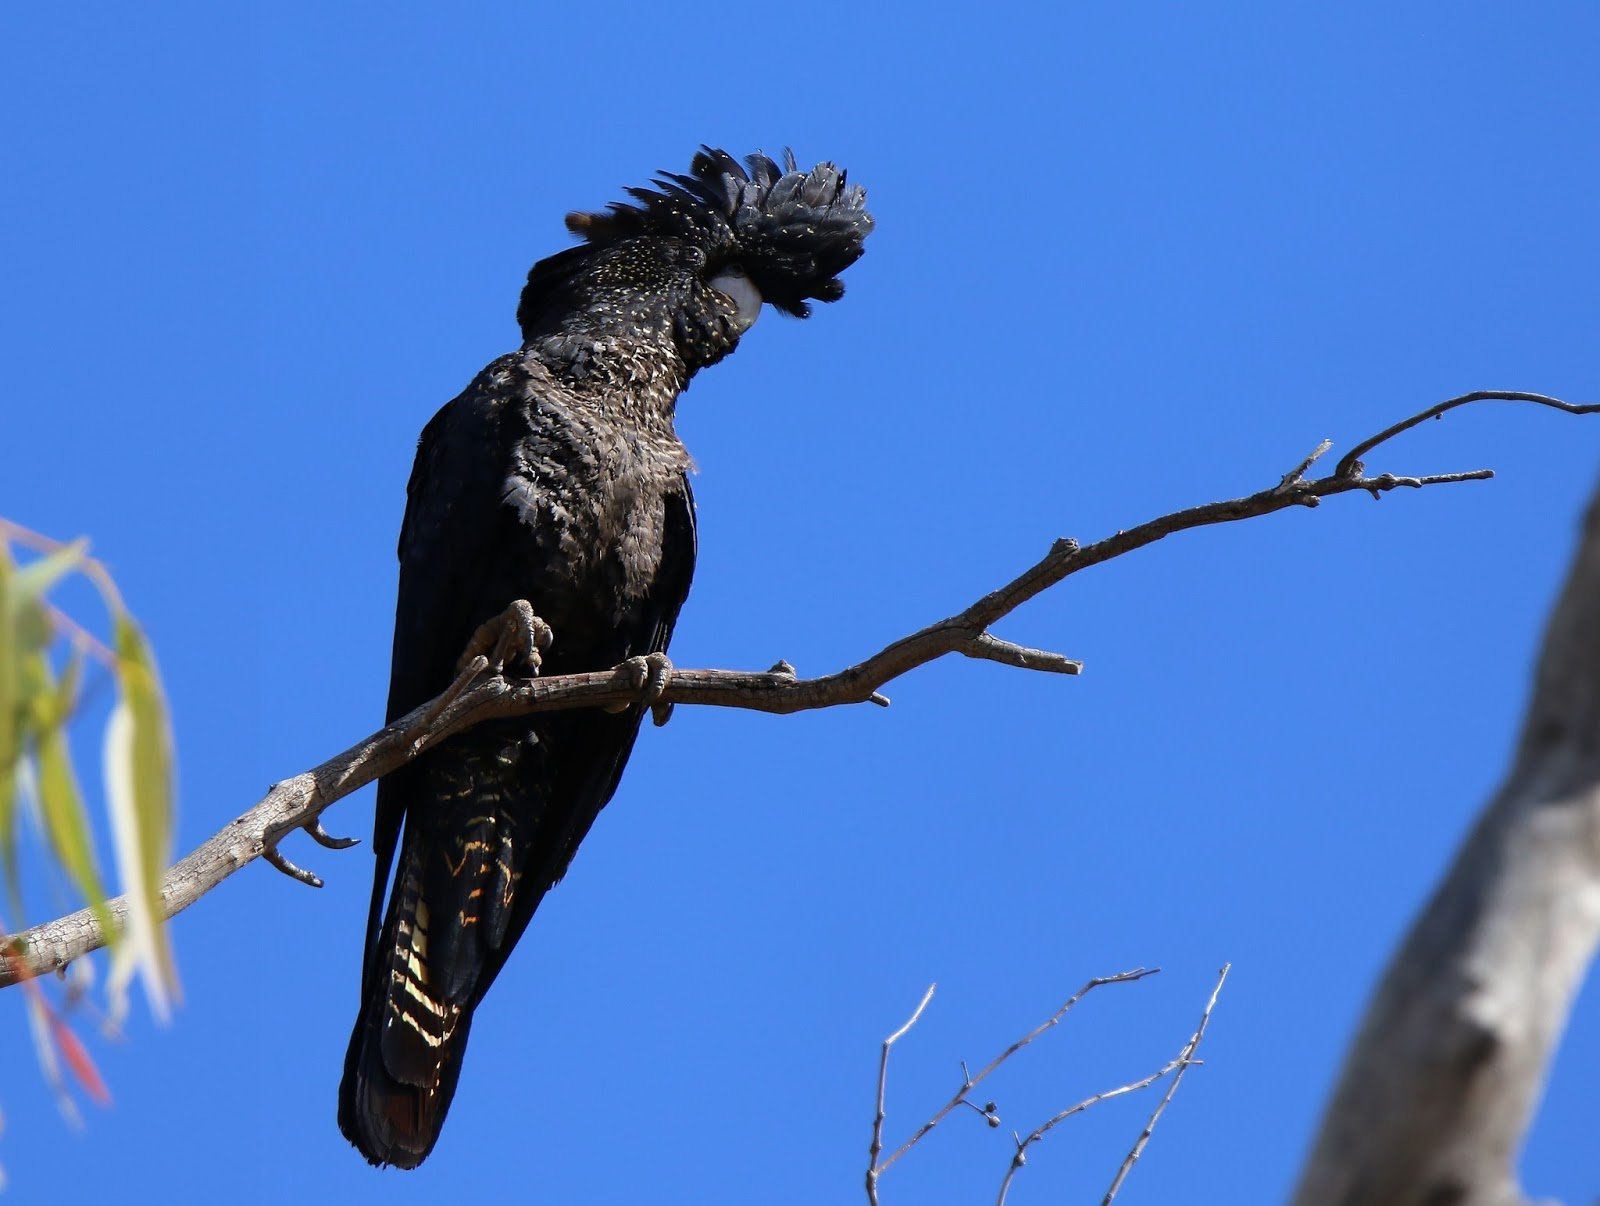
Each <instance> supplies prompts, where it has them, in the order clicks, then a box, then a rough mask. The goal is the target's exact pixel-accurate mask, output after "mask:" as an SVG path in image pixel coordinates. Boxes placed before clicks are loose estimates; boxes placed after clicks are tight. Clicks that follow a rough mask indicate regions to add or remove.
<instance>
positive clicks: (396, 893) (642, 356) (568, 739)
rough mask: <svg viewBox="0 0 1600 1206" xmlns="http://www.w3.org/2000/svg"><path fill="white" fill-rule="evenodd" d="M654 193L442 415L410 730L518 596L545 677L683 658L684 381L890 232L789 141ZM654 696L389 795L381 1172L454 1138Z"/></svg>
mask: <svg viewBox="0 0 1600 1206" xmlns="http://www.w3.org/2000/svg"><path fill="white" fill-rule="evenodd" d="M654 184H655V187H654V188H635V189H629V190H628V195H629V196H630V197H631V198H632V201H631V202H618V203H615V204H613V205H611V206H610V207H609V208H608V209H607V210H606V211H604V212H600V213H575V214H570V215H568V217H567V226H568V228H569V229H570V230H572V231H573V232H574V233H576V234H578V235H581V236H582V238H583V240H584V241H583V242H582V243H580V244H579V245H578V246H575V247H572V248H569V249H568V250H566V251H562V252H559V253H557V254H556V255H553V256H550V257H549V258H548V259H544V260H540V261H539V262H538V263H537V264H535V265H534V266H533V270H532V271H531V272H530V273H529V274H528V283H527V286H526V288H524V289H523V291H522V299H521V304H520V305H519V306H518V309H517V321H518V323H519V324H520V325H521V328H522V349H521V350H520V351H517V352H513V353H512V354H510V355H508V356H502V357H501V358H500V359H498V360H496V361H494V362H493V363H492V364H490V365H489V366H488V367H487V368H486V369H484V370H483V372H482V373H480V374H479V375H478V377H477V379H476V380H475V381H473V383H472V384H471V385H470V386H468V387H467V389H466V392H464V393H463V394H461V396H460V397H458V398H456V399H455V400H454V401H452V402H450V403H448V404H447V405H446V406H445V407H444V409H443V410H441V411H439V413H438V414H437V415H435V416H434V417H433V419H432V421H431V422H429V423H428V425H427V427H426V428H425V429H424V430H423V433H422V439H421V442H420V444H419V446H418V449H417V459H416V465H415V467H414V468H413V469H412V473H411V481H410V484H409V485H408V486H407V490H406V493H407V503H406V513H405V520H404V523H403V525H402V527H401V530H400V595H399V602H398V605H397V608H396V616H395V631H394V663H393V670H392V676H391V680H390V687H389V717H390V719H394V718H396V717H398V716H402V715H404V714H405V713H407V712H409V711H411V710H412V709H414V708H416V707H418V706H419V705H420V704H422V703H424V702H426V701H427V700H429V699H431V698H433V697H434V696H436V695H438V694H439V693H440V692H442V691H444V690H445V689H446V688H447V687H448V686H449V685H450V683H451V682H452V680H453V679H454V677H455V675H456V671H457V662H458V659H459V658H460V657H461V655H462V652H463V650H464V649H465V648H466V647H467V645H468V642H469V640H471V639H472V638H473V637H474V634H475V633H477V632H478V631H479V629H480V626H482V625H484V624H485V623H486V622H487V621H490V620H492V619H493V618H494V617H496V616H498V615H499V614H500V613H501V612H502V611H504V610H505V609H506V608H507V606H508V605H510V604H512V603H513V602H514V601H516V600H521V599H525V600H528V601H529V602H530V603H531V604H532V607H533V610H534V611H535V612H537V614H538V616H539V617H540V618H541V619H542V620H543V621H545V623H547V624H548V625H549V631H551V632H553V634H554V639H553V640H552V641H549V642H548V647H547V648H546V649H544V651H543V655H542V673H545V674H566V673H572V672H577V671H586V670H601V669H608V668H610V667H612V666H615V665H617V664H619V663H622V662H624V661H626V660H628V659H631V658H638V657H641V656H645V655H651V654H658V653H661V652H662V651H664V650H665V649H666V646H667V641H668V640H669V638H670V637H671V635H672V626H673V622H674V621H675V619H676V618H677V615H678V609H679V608H680V607H681V606H682V604H683V601H684V597H685V595H687V593H688V590H689V580H690V577H691V575H692V574H693V571H694V558H695V518H694V501H693V498H692V497H691V495H690V492H689V482H688V478H687V476H686V473H687V471H688V469H689V467H690V463H691V462H690V458H689V454H688V452H686V451H685V449H684V447H683V445H682V443H680V442H679V440H678V437H677V434H676V433H675V432H674V430H673V412H674V409H675V407H676V405H677V401H678V395H679V394H680V393H682V392H683V390H684V388H685V387H687V385H688V384H689V380H690V378H692V377H693V376H694V375H695V373H696V372H698V371H699V370H700V369H702V368H704V367H705V366H706V365H708V364H715V363H716V362H717V361H718V360H721V359H722V358H723V357H724V356H726V355H727V354H728V353H729V352H731V351H733V349H734V348H735V347H736V346H738V343H739V338H740V336H741V335H743V334H744V332H745V331H747V330H748V329H749V328H750V325H751V324H752V323H753V322H755V320H756V316H757V314H758V312H759V311H760V309H761V305H762V303H763V302H768V303H771V304H772V305H774V306H776V307H777V308H778V309H779V310H782V311H783V312H784V313H786V314H792V315H795V316H798V317H802V318H803V317H805V316H806V315H807V314H808V313H809V312H810V306H809V304H808V303H809V302H810V301H811V300H813V299H814V300H819V301H835V300H837V299H838V298H839V297H840V296H841V295H842V294H843V292H844V286H843V285H842V284H841V283H840V282H839V280H838V275H839V273H841V272H842V271H844V269H846V268H848V267H849V266H850V265H851V264H852V263H854V262H855V261H856V259H858V258H859V257H860V255H861V253H862V249H863V240H864V239H865V238H866V236H867V234H868V233H869V232H870V231H871V230H872V218H871V216H870V215H869V214H868V213H867V210H866V194H865V192H864V191H863V190H862V189H861V188H860V187H859V186H856V185H847V184H846V182H845V173H844V172H843V171H841V170H839V169H837V168H835V167H834V166H833V165H832V164H829V163H821V164H818V165H817V166H816V167H814V168H812V169H811V170H809V171H802V170H800V169H799V168H798V167H797V166H796V164H795V160H794V157H793V155H792V154H791V155H788V156H786V159H785V162H784V163H783V164H782V165H781V166H780V165H779V164H778V163H775V162H774V161H773V160H771V159H769V158H767V157H766V156H764V155H759V154H757V155H752V156H750V157H749V158H748V159H747V160H746V162H745V164H744V165H741V164H740V163H739V162H738V161H737V160H736V159H734V158H733V157H732V156H731V155H729V154H727V153H726V152H725V151H718V150H712V149H710V148H709V147H708V148H704V149H703V150H702V151H701V152H700V153H699V154H697V155H696V156H695V157H694V161H693V163H692V164H691V166H690V169H689V172H688V174H686V175H679V174H676V173H671V174H668V173H663V175H662V176H661V177H659V178H658V179H657V180H656V181H655V182H654ZM545 635H548V634H545ZM656 664H657V665H658V666H659V663H658V662H657V663H656ZM528 668H529V669H531V668H532V667H531V666H529V667H528ZM523 672H527V669H524V671H523ZM642 711H643V705H642V704H641V705H636V706H633V707H630V708H628V709H627V710H625V711H622V712H618V713H608V712H605V711H601V710H598V709H586V710H579V711H560V712H546V713H542V714H538V715H534V716H529V717H526V718H520V719H514V720H505V721H496V722H491V723H488V724H483V725H480V726H478V727H476V728H473V729H470V730H468V731H466V732H464V733H462V734H460V735H458V736H456V737H453V738H451V739H450V740H449V741H447V742H445V743H443V744H441V745H440V746H438V747H437V748H435V749H434V750H431V751H429V752H428V753H426V754H424V755H423V756H421V757H420V758H418V759H417V760H415V761H414V762H413V763H411V764H410V765H408V766H407V767H406V768H404V769H403V770H400V771H397V772H396V773H394V774H392V775H390V776H388V777H387V778H385V779H384V780H383V781H382V783H381V784H380V785H379V787H378V805H377V817H376V822H375V825H374V840H373V846H374V853H375V855H376V857H377V863H378V865H377V877H376V881H375V883H374V885H373V892H372V909H371V913H370V915H369V919H368V925H367V940H366V947H365V957H364V959H363V964H362V973H361V1012H360V1014H359V1015H358V1016H357V1018H356V1024H355V1032H354V1033H353V1034H352V1035H351V1037H350V1049H349V1053H348V1054H347V1055H346V1057H345V1066H344V1080H343V1082H342V1083H341V1085H340V1086H339V1127H340V1129H341V1130H342V1131H343V1132H344V1134H345V1136H346V1137H347V1138H348V1139H349V1140H350V1142H352V1143H353V1144H355V1145H356V1147H358V1148H360V1149H361V1152H362V1154H363V1155H364V1156H366V1158H367V1159H368V1160H370V1161H371V1162H372V1163H374V1164H394V1165H399V1166H401V1167H403V1168H412V1167H415V1166H416V1165H418V1164H420V1163H421V1162H422V1161H423V1159H424V1158H426V1157H427V1155H428V1153H429V1152H430V1151H431V1150H432V1148H433V1145H434V1142H435V1141H436V1140H437V1139H438V1136H439V1129H440V1127H441V1126H442V1125H443V1123H444V1118H445V1113H446V1111H447V1110H448V1109H449V1108H450V1099H451V1097H452V1096H453V1095H454V1093H455V1088H456V1080H457V1077H458V1076H459V1074H460V1071H461V1058H462V1054H463V1052H464V1051H465V1049H466V1044H467V1032H468V1029H469V1027H470V1026H471V1023H472V1011H473V1009H474V1008H475V1007H476V1006H477V1004H478V1002H479V1001H481V1000H482V999H483V996H484V994H485V993H486V992H487V991H488V990H489V986H490V984H492V983H493V982H494V978H495V976H496V975H497V974H498V973H499V971H500V968H501V967H502V966H503V965H504V964H505V961H506V957H507V956H508V955H509V954H510V953H511V948H512V947H513V946H515V945H516V942H517V939H518V938H519V937H521V935H522V931H523V930H524V929H525V928H526V927H527V924H528V921H529V919H530V918H531V917H532V916H533V912H534V910H535V909H536V908H537V907H538V905H539V901H540V900H541V899H543V897H544V894H545V893H546V892H547V891H548V890H549V889H550V888H551V886H552V885H554V884H555V883H556V882H557V881H558V880H559V879H560V878H561V876H562V874H563V873H564V872H565V871H566V869H567V865H568V863H570V862H571V861H572V856H573V854H574V853H575V852H576V851H577V849H578V844H579V843H580V842H582V841H583V838H584V835H585V834H587V833H588V832H589V827H590V826H591V825H592V824H593V823H594V820H595V817H596V816H597V815H598V814H599V812H600V809H601V808H603V807H604V806H605V804H606V801H607V800H609V799H610V798H611V795H612V793H613V792H614V791H615V790H616V788H617V780H618V778H619V777H620V776H621V774H622V768H623V765H624V764H625V763H626V762H627V760H628V753H629V751H630V750H631V749H632V747H633V742H634V737H635V736H636V735H637V733H638V729H639V722H640V717H641V714H642ZM397 847H398V849H399V855H400V857H399V861H398V864H396V865H395V866H394V874H393V883H392V886H390V870H391V863H393V862H394V855H395V850H396V848H397ZM386 888H388V905H387V908H385V907H384V896H385V889H386Z"/></svg>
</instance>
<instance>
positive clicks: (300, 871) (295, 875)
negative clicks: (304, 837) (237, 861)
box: [261, 842, 322, 888]
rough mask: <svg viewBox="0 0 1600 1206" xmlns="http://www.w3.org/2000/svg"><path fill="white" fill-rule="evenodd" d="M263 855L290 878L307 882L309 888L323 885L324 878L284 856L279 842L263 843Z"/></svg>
mask: <svg viewBox="0 0 1600 1206" xmlns="http://www.w3.org/2000/svg"><path fill="white" fill-rule="evenodd" d="M261 857H262V858H264V859H266V860H267V861H268V862H269V863H271V864H272V865H273V866H274V867H276V868H277V869H278V870H279V871H282V872H283V873H284V874H285V875H287V876H288V877H289V878H290V879H292V880H296V881H297V882H299V883H302V884H305V885H306V886H307V887H308V888H320V887H322V880H321V878H320V877H319V876H318V875H317V874H316V873H315V872H312V871H307V870H306V869H305V868H304V867H298V866H296V865H295V864H294V863H291V862H290V861H289V860H288V859H286V858H284V857H283V854H282V853H281V852H280V851H279V850H278V847H277V844H276V843H274V842H266V843H264V844H263V845H262V847H261Z"/></svg>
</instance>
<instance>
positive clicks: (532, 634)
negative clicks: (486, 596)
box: [456, 599, 555, 678]
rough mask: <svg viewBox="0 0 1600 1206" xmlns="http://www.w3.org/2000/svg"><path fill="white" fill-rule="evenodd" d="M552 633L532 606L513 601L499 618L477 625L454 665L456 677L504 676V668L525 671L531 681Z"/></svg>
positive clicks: (542, 659) (524, 601)
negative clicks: (484, 674) (467, 675)
mask: <svg viewBox="0 0 1600 1206" xmlns="http://www.w3.org/2000/svg"><path fill="white" fill-rule="evenodd" d="M553 640H555V633H554V632H552V631H551V629H550V625H548V624H546V623H545V622H544V621H543V620H541V619H540V618H539V617H538V616H536V615H535V614H534V613H533V604H531V603H529V602H528V601H527V600H526V599H517V600H515V601H513V602H512V604H511V606H510V607H507V608H506V609H505V610H504V611H502V612H501V613H500V614H499V615H497V616H494V617H493V618H491V619H488V620H485V621H484V622H483V623H482V624H479V625H478V631H476V632H474V633H473V634H472V639H471V640H470V641H468V642H467V648H466V651H465V652H464V653H462V655H461V657H460V659H459V660H458V661H457V662H456V670H457V672H458V673H459V674H466V673H468V672H469V671H471V673H472V674H474V675H477V674H482V673H483V672H484V671H485V670H487V671H489V672H490V673H492V674H504V673H505V672H506V669H507V667H515V668H517V669H522V670H525V671H526V677H528V678H532V677H533V676H534V675H536V674H538V673H539V668H540V667H541V666H542V665H544V650H546V649H548V648H550V642H551V641H553Z"/></svg>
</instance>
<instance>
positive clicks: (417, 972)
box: [339, 857, 472, 1168]
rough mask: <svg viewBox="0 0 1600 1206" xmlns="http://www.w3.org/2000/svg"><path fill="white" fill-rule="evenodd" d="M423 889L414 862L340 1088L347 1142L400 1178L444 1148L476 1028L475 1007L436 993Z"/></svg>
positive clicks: (396, 901) (389, 923)
mask: <svg viewBox="0 0 1600 1206" xmlns="http://www.w3.org/2000/svg"><path fill="white" fill-rule="evenodd" d="M420 880H421V876H420V874H419V872H418V868H417V866H416V859H415V858H412V857H407V858H406V859H405V864H404V868H403V870H402V873H401V875H400V877H399V878H398V880H397V881H396V883H395V887H394V892H393V895H392V896H391V897H390V901H389V910H388V916H387V917H386V918H385V920H384V927H383V937H382V946H380V948H379V950H380V952H381V951H386V952H387V957H385V956H383V955H381V954H380V956H379V957H378V958H377V959H375V960H374V962H373V966H372V968H371V969H370V974H369V976H368V980H367V983H366V984H365V985H364V988H363V999H362V1006H361V1013H360V1015H359V1016H358V1017H357V1019H356V1025H355V1030H354V1032H353V1033H352V1034H351V1036H350V1048H349V1051H348V1052H347V1054H346V1055H345V1070H344V1080H343V1082H342V1083H341V1084H340V1086H339V1129H340V1130H341V1131H343V1132H344V1135H345V1138H347V1139H349V1140H350V1142H351V1143H353V1144H355V1146H356V1147H357V1148H359V1149H360V1150H361V1153H362V1154H363V1155H364V1156H366V1158H367V1159H368V1160H369V1161H370V1162H371V1163H373V1164H380V1165H381V1164H393V1165H396V1166H398V1167H400V1168H415V1167H416V1166H417V1165H418V1164H421V1163H422V1161H423V1160H424V1159H425V1158H426V1157H427V1155H428V1153H429V1152H430V1151H432V1150H433V1145H434V1143H435V1142H436V1141H437V1140H438V1138H439V1131H440V1128H441V1127H443V1126H444V1119H445V1114H446V1113H447V1112H448V1111H449V1109H450V1100H451V1098H452V1097H454V1096H455V1090H456V1081H457V1079H458V1077H459V1076H460V1074H461V1060H462V1056H463V1055H464V1054H465V1053H466V1046H467V1033H468V1031H469V1029H470V1027H471V1023H472V1008H471V1004H465V1005H463V1004H452V1003H451V1002H450V1001H449V1000H448V999H447V998H446V997H445V996H444V995H443V994H442V993H440V992H438V990H437V989H436V988H435V986H434V981H435V977H434V975H433V972H432V970H431V967H430V963H429V958H428V943H429V932H428V930H429V925H430V923H431V922H432V921H433V918H432V916H431V914H430V910H429V908H428V905H427V902H426V900H425V899H424V898H423V896H422V893H421V890H420Z"/></svg>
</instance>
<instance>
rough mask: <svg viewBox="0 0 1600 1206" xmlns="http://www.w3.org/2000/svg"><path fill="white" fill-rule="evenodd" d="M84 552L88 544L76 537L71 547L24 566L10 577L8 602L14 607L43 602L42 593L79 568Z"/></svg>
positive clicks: (87, 548) (84, 539)
mask: <svg viewBox="0 0 1600 1206" xmlns="http://www.w3.org/2000/svg"><path fill="white" fill-rule="evenodd" d="M88 552H89V541H88V539H87V538H85V537H81V536H80V537H79V538H78V539H77V540H74V541H73V542H72V543H71V544H64V545H62V546H61V547H60V548H58V549H57V550H56V551H55V552H53V553H50V554H48V555H46V556H44V557H40V558H39V559H38V560H37V561H30V562H28V564H27V565H25V566H23V567H22V568H21V569H18V570H15V571H14V573H13V578H12V588H13V595H12V598H13V599H14V600H15V601H16V603H18V604H21V603H26V602H28V601H36V600H39V599H43V598H44V596H45V592H46V591H48V590H49V589H50V588H51V587H52V586H54V585H55V584H56V583H57V582H59V581H61V579H62V578H64V577H66V576H67V575H68V574H70V573H71V572H72V571H73V570H75V569H77V568H78V567H79V566H80V565H82V564H83V559H84V557H85V556H87V555H88Z"/></svg>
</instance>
